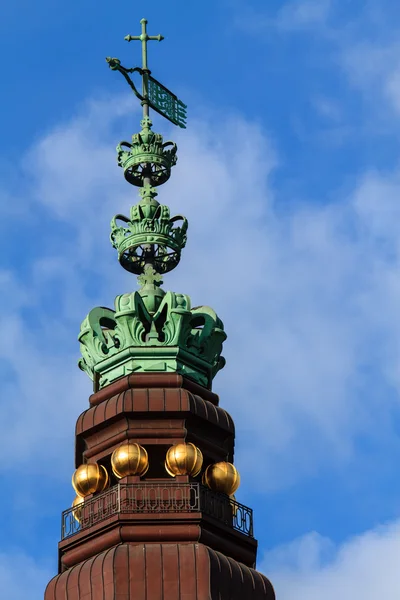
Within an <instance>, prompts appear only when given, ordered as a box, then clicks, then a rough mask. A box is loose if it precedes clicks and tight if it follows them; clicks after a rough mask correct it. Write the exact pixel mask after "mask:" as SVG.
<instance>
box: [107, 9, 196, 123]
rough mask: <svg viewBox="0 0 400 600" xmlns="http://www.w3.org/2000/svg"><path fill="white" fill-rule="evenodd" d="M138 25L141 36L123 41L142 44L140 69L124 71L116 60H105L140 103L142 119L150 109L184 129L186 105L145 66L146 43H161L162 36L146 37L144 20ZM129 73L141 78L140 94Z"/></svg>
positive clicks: (130, 37) (129, 37)
mask: <svg viewBox="0 0 400 600" xmlns="http://www.w3.org/2000/svg"><path fill="white" fill-rule="evenodd" d="M140 23H141V25H142V33H141V35H127V36H125V38H124V39H125V40H126V41H127V42H131V41H140V42H142V67H141V68H140V67H135V68H133V69H126V68H125V67H123V66H122V65H121V61H120V60H119V59H118V58H110V57H108V58H106V60H107V62H108V64H109V66H110V68H111V69H112V70H113V71H119V72H120V73H121V74H122V75H123V76H124V77H125V79H126V81H127V82H128V84H129V85H130V87H131V88H132V90H133V92H134V94H135V95H136V96H137V98H139V100H140V101H141V104H142V106H143V118H146V117H148V116H149V107H151V108H152V109H153V110H155V111H156V112H158V114H160V115H162V116H163V117H165V118H166V119H168V121H171V123H173V124H174V125H178V127H182V128H186V108H187V107H186V104H184V103H183V102H182V101H181V100H179V98H178V97H177V96H175V94H173V93H172V92H171V91H170V90H169V89H168V88H166V87H165V86H164V85H162V83H160V82H159V81H157V80H156V79H154V77H152V76H151V71H150V70H149V68H148V65H147V42H148V41H152V40H154V41H158V42H161V41H162V40H163V39H164V38H163V36H162V35H148V33H147V20H146V19H142V20H141V21H140ZM130 73H140V75H141V76H142V93H141V94H140V93H139V92H138V90H137V88H136V86H135V84H134V83H133V81H132V79H131V78H130V77H129V74H130Z"/></svg>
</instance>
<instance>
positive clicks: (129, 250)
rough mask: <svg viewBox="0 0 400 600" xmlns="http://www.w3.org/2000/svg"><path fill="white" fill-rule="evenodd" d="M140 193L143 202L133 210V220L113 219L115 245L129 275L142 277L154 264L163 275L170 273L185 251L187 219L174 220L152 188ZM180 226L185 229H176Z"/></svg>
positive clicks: (175, 218)
mask: <svg viewBox="0 0 400 600" xmlns="http://www.w3.org/2000/svg"><path fill="white" fill-rule="evenodd" d="M139 193H140V195H141V197H142V200H141V201H140V202H139V203H138V204H135V205H134V206H132V207H131V213H130V218H129V219H128V217H125V216H124V215H116V216H115V217H114V218H113V219H112V221H111V243H112V245H113V246H114V248H116V250H117V251H118V259H119V261H120V263H121V265H122V266H123V267H124V269H126V270H127V271H130V272H131V273H136V274H140V273H143V269H144V266H145V265H146V264H147V263H152V264H153V265H154V266H155V269H156V270H157V271H158V272H159V273H167V272H168V271H171V270H172V269H174V268H175V267H176V266H177V264H178V263H179V260H180V257H181V251H182V248H184V247H185V244H186V231H187V228H188V222H187V219H186V218H185V217H182V216H180V215H178V216H176V217H172V218H171V217H170V211H169V208H168V206H164V205H162V204H159V203H158V202H157V200H155V197H156V196H157V192H156V190H155V188H153V187H151V185H145V186H144V187H142V189H141V190H140V192H139ZM121 221H122V223H124V224H125V225H123V224H121V223H119V222H121ZM179 222H181V225H180V226H179V225H176V224H177V223H179Z"/></svg>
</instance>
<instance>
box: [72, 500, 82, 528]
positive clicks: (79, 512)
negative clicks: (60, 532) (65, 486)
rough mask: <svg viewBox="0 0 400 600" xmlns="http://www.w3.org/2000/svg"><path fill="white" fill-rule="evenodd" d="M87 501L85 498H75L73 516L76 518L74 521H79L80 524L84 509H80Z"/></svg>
mask: <svg viewBox="0 0 400 600" xmlns="http://www.w3.org/2000/svg"><path fill="white" fill-rule="evenodd" d="M84 501H85V498H83V497H82V496H75V499H74V501H73V503H72V508H74V509H75V510H73V511H72V515H73V517H74V519H75V520H76V521H78V523H80V522H81V518H82V507H80V508H78V507H79V505H80V504H83V502H84Z"/></svg>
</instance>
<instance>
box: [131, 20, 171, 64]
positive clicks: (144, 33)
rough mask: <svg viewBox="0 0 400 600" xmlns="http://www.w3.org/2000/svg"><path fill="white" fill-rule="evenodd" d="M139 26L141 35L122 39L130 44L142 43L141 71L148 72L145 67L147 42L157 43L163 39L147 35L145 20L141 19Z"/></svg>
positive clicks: (158, 36) (160, 36) (159, 36)
mask: <svg viewBox="0 0 400 600" xmlns="http://www.w3.org/2000/svg"><path fill="white" fill-rule="evenodd" d="M140 24H141V26H142V33H141V35H126V36H125V37H124V39H125V40H126V41H127V42H132V41H140V42H142V69H143V70H146V71H147V70H148V66H147V42H149V41H153V40H154V41H157V42H161V41H162V40H163V39H164V36H162V35H160V34H158V35H148V33H147V19H142V20H141V21H140Z"/></svg>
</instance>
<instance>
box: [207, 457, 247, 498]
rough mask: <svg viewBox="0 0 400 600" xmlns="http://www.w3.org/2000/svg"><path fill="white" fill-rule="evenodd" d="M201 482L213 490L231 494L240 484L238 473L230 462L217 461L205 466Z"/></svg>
mask: <svg viewBox="0 0 400 600" xmlns="http://www.w3.org/2000/svg"><path fill="white" fill-rule="evenodd" d="M203 483H204V484H205V485H206V486H208V487H209V488H210V489H211V490H214V492H222V493H223V494H226V495H227V496H232V494H234V493H235V492H236V490H237V489H238V487H239V485H240V475H239V472H238V471H237V469H236V468H235V467H234V466H233V465H232V464H231V463H229V462H218V463H215V464H213V465H209V466H208V467H207V469H206V470H205V473H204V477H203Z"/></svg>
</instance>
